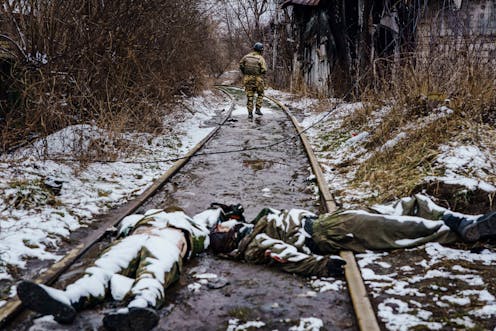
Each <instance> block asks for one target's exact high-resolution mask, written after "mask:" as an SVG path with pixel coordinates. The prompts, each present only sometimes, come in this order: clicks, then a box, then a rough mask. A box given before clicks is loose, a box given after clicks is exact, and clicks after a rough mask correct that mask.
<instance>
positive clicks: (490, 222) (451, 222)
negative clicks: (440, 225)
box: [443, 211, 496, 242]
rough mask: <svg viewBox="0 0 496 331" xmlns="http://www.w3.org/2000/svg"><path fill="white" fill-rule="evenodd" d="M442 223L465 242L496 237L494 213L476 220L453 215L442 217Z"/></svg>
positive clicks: (495, 217)
mask: <svg viewBox="0 0 496 331" xmlns="http://www.w3.org/2000/svg"><path fill="white" fill-rule="evenodd" d="M443 220H444V223H445V224H446V225H448V226H449V227H450V229H452V230H453V231H455V232H456V233H458V234H459V235H460V237H462V239H463V240H465V241H469V242H471V241H477V240H479V239H480V238H484V237H489V236H496V211H493V212H490V213H487V214H485V215H482V216H481V217H479V218H478V219H476V220H468V219H466V218H463V217H457V216H454V215H446V216H443Z"/></svg>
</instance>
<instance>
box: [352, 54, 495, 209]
mask: <svg viewBox="0 0 496 331" xmlns="http://www.w3.org/2000/svg"><path fill="white" fill-rule="evenodd" d="M472 55H473V54H472ZM415 61H416V62H417V63H416V65H413V61H412V63H411V64H408V65H405V66H404V67H403V68H397V69H396V73H395V75H394V76H393V79H391V80H387V81H381V82H375V84H376V88H371V89H369V90H368V91H366V92H365V93H364V94H363V95H362V97H361V99H362V100H363V101H364V104H365V107H363V109H360V110H358V111H357V112H355V113H354V114H353V115H352V116H350V117H349V118H348V119H346V121H345V123H344V126H345V128H350V129H351V128H354V129H355V130H356V129H357V128H360V129H362V130H367V131H371V133H372V134H371V137H370V140H369V143H368V145H367V148H368V150H369V151H372V153H373V155H372V157H370V158H369V159H368V160H367V161H365V162H364V163H363V164H361V165H360V166H359V169H358V171H357V176H356V178H355V181H354V183H353V185H355V186H360V185H361V186H363V185H366V186H367V190H368V191H375V192H377V193H378V195H377V197H376V198H374V199H373V200H374V201H373V202H382V201H386V200H391V199H393V198H397V197H398V196H404V195H408V194H411V193H412V191H413V190H414V188H415V187H416V186H417V185H418V184H419V183H420V182H422V179H423V178H424V177H425V176H426V175H436V173H435V171H434V170H433V169H432V165H433V161H434V159H435V157H436V156H437V154H438V152H437V150H438V146H439V145H441V144H446V143H448V142H450V141H454V140H458V141H462V142H465V143H470V144H474V145H478V144H479V143H484V144H485V145H486V146H487V145H490V144H492V145H493V146H494V142H492V143H491V142H489V141H487V139H486V140H485V142H483V141H482V139H484V138H483V137H485V136H486V135H487V134H485V133H486V132H493V133H494V127H495V126H496V125H495V124H496V123H495V122H494V118H495V116H494V113H495V112H496V70H495V69H494V67H492V66H491V65H489V64H487V63H484V62H482V61H480V59H478V58H477V57H475V56H474V57H471V56H466V57H457V55H452V56H444V55H439V56H437V57H435V58H432V59H429V60H428V61H425V62H421V61H420V60H419V57H417V58H415ZM378 87H379V88H378ZM384 106H388V107H389V108H387V109H388V114H387V116H385V117H384V118H383V119H382V121H381V123H380V124H379V125H375V124H371V123H370V119H371V114H372V112H373V111H375V110H377V109H380V108H382V107H384ZM442 106H447V107H449V108H450V109H452V110H453V113H452V114H451V115H450V116H447V117H440V118H438V119H436V120H434V121H433V122H432V123H430V124H428V125H426V126H422V125H420V123H421V122H422V120H423V119H426V118H427V117H428V116H429V115H432V114H433V113H435V112H436V111H438V110H439V108H440V107H442ZM400 132H405V133H407V134H408V138H407V139H403V140H402V141H401V142H400V143H398V144H397V145H395V146H394V147H393V148H390V149H387V150H381V149H380V147H381V146H383V145H384V143H386V142H387V141H389V140H391V139H393V138H394V137H395V136H396V135H397V134H398V133H400ZM490 175H491V176H494V175H493V174H490ZM492 178H494V177H492Z"/></svg>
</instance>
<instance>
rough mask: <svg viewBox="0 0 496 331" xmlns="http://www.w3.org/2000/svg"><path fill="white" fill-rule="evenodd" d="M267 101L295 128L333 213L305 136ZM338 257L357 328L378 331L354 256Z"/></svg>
mask: <svg viewBox="0 0 496 331" xmlns="http://www.w3.org/2000/svg"><path fill="white" fill-rule="evenodd" d="M267 98H268V99H269V100H271V101H272V102H274V103H275V104H277V105H278V106H279V107H281V109H283V110H284V112H286V114H287V115H288V116H289V118H290V119H291V121H292V122H293V125H294V126H295V128H296V130H297V131H298V134H299V136H300V139H301V141H302V143H303V146H304V147H305V151H306V153H307V156H308V159H309V160H310V164H311V166H312V170H313V173H314V175H315V177H316V178H317V184H318V186H319V190H320V194H321V196H322V200H323V202H324V207H325V208H326V211H327V212H333V211H335V210H336V203H335V201H334V198H333V197H332V194H331V192H330V190H329V186H328V185H327V182H326V180H325V178H324V175H323V173H322V169H321V167H320V164H319V162H318V161H317V158H316V157H315V154H314V153H313V149H312V147H311V145H310V143H309V141H308V138H307V137H306V135H305V134H304V133H303V132H302V128H301V127H300V125H299V123H298V121H297V120H296V118H295V117H294V116H292V115H291V114H290V113H289V110H288V108H287V107H286V106H284V105H283V104H282V103H280V102H279V101H278V100H275V99H273V98H270V97H267ZM340 256H341V257H342V258H343V259H344V260H345V261H346V266H345V269H344V270H345V277H346V282H347V283H348V290H349V292H350V297H351V301H352V303H353V309H354V311H355V315H356V318H357V322H358V326H359V328H360V330H362V331H379V330H380V328H379V324H378V322H377V318H376V316H375V312H374V309H373V308H372V304H371V303H370V300H369V297H368V294H367V289H366V288H365V285H364V283H363V279H362V275H361V273H360V269H359V268H358V265H357V263H356V260H355V256H354V254H353V253H352V252H350V251H341V252H340Z"/></svg>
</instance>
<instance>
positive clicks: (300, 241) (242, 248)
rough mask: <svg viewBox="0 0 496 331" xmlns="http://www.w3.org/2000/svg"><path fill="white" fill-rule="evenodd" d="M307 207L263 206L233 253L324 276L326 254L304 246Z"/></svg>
mask: <svg viewBox="0 0 496 331" xmlns="http://www.w3.org/2000/svg"><path fill="white" fill-rule="evenodd" d="M307 217H310V218H314V217H315V215H314V214H313V213H310V212H308V211H306V210H300V209H292V210H289V211H288V210H280V211H279V210H275V209H270V208H265V209H264V210H262V212H261V213H260V214H259V215H258V216H257V217H256V218H255V221H254V223H255V225H254V228H253V231H252V232H251V233H250V234H249V235H247V236H246V237H245V238H243V239H242V240H241V242H240V244H239V247H238V250H237V251H235V252H233V253H234V254H232V255H233V256H235V257H237V258H242V259H244V260H246V261H247V262H249V263H255V264H275V265H277V266H279V267H281V268H282V269H283V270H284V271H286V272H290V273H296V274H300V275H303V276H311V275H315V276H326V275H327V272H328V271H327V263H328V261H329V256H321V255H316V254H313V253H312V252H311V251H310V249H309V248H308V247H306V246H305V240H306V239H307V238H309V237H310V235H309V234H308V233H307V232H305V230H304V225H305V222H306V221H307V220H308V219H307Z"/></svg>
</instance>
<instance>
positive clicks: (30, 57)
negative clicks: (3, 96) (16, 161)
mask: <svg viewBox="0 0 496 331" xmlns="http://www.w3.org/2000/svg"><path fill="white" fill-rule="evenodd" d="M199 3H200V1H199V0H192V1H180V0H171V1H162V2H161V1H153V0H144V1H140V2H135V1H130V0H121V1H105V2H104V1H98V0H84V1H80V0H78V1H76V0H66V1H50V0H9V1H2V5H1V6H0V17H1V23H0V24H2V31H5V33H2V34H3V35H5V36H8V38H9V40H10V41H11V44H12V48H13V49H14V51H15V52H16V53H17V57H18V61H17V63H18V65H17V67H16V68H15V70H14V78H15V81H16V84H17V86H18V88H19V90H20V100H22V102H21V104H19V105H18V106H17V107H11V108H9V109H8V111H4V112H3V113H4V119H3V121H2V122H1V123H0V133H1V139H2V142H1V143H2V146H4V147H6V146H9V145H11V144H12V142H13V141H16V140H19V139H23V138H24V137H26V135H27V133H29V132H38V133H40V134H41V135H45V134H48V133H50V132H53V131H54V130H57V129H60V128H62V127H65V126H67V125H69V124H74V123H92V124H99V125H103V126H104V127H108V128H113V129H118V130H120V129H126V130H129V129H140V130H146V131H151V132H153V131H156V130H158V129H159V128H160V126H161V125H160V124H161V117H162V115H163V114H162V111H163V110H164V109H165V108H167V105H168V103H170V102H172V101H173V96H174V95H176V94H193V93H196V92H197V91H198V90H199V89H200V88H201V87H202V85H203V84H204V82H205V76H207V75H208V74H210V73H211V72H212V71H216V70H219V68H217V67H216V66H215V65H213V66H212V65H210V63H216V62H215V61H217V62H220V60H218V58H219V54H217V53H215V52H212V51H207V50H209V49H210V48H211V47H212V46H211V42H212V41H213V40H214V38H213V30H212V27H211V22H210V19H209V17H208V13H207V12H205V10H204V9H203V8H201V7H200V6H199ZM215 59H217V60H215ZM212 60H215V61H212Z"/></svg>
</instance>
